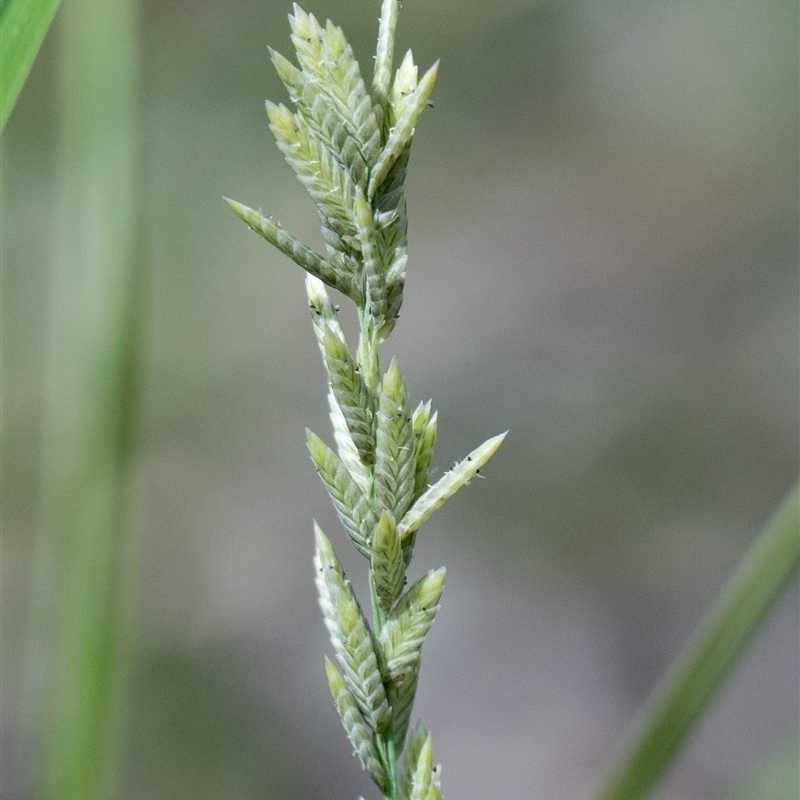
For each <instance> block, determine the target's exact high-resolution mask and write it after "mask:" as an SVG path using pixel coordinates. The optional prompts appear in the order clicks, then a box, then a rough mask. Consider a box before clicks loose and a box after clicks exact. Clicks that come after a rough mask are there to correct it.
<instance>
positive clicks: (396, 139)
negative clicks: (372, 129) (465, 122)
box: [367, 61, 439, 197]
mask: <svg viewBox="0 0 800 800" xmlns="http://www.w3.org/2000/svg"><path fill="white" fill-rule="evenodd" d="M438 71H439V62H438V61H437V62H436V63H435V64H434V65H433V66H432V67H431V68H430V69H429V70H428V71H427V72H426V73H425V74H424V75H423V76H422V80H421V81H420V82H419V85H418V86H417V88H416V89H415V90H414V93H413V94H412V95H411V97H410V99H409V101H408V102H407V103H406V104H405V106H404V107H403V110H402V112H401V114H400V116H399V118H398V120H397V123H396V124H395V125H394V127H393V129H392V131H391V132H390V134H389V138H388V139H387V141H386V144H385V145H384V148H383V150H382V151H381V154H380V156H379V157H378V161H377V162H376V164H375V166H374V167H373V169H372V174H371V176H370V179H369V189H368V190H367V194H368V195H369V197H372V196H373V195H374V194H375V192H376V190H377V189H378V187H379V186H380V185H381V184H382V183H383V181H384V180H385V179H386V176H387V175H388V174H389V170H390V169H391V168H392V167H393V166H394V163H395V161H397V159H398V157H399V156H400V154H401V153H402V152H403V150H405V148H406V147H407V145H408V144H409V143H410V142H411V138H412V137H413V136H414V127H415V126H416V124H417V120H418V119H419V115H420V114H421V113H422V111H423V109H424V108H425V106H426V105H427V104H428V98H429V97H430V96H431V92H432V91H433V84H434V83H435V82H436V74H437V72H438Z"/></svg>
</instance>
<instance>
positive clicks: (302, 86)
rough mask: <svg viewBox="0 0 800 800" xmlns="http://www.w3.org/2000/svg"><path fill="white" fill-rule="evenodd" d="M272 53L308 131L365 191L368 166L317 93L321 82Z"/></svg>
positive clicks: (335, 115)
mask: <svg viewBox="0 0 800 800" xmlns="http://www.w3.org/2000/svg"><path fill="white" fill-rule="evenodd" d="M269 53H270V57H271V58H272V63H273V64H274V65H275V70H276V72H277V73H278V76H279V77H280V79H281V80H282V81H283V84H284V86H286V89H287V91H288V92H289V98H290V100H291V101H292V104H293V105H294V106H295V107H296V108H297V110H298V112H299V113H300V114H301V115H302V117H303V119H304V120H305V121H306V122H307V123H308V127H309V128H310V129H311V130H312V131H313V132H314V134H315V136H317V137H318V138H319V139H320V140H321V142H322V145H323V146H324V147H325V148H326V149H327V150H328V152H329V153H330V154H331V155H332V156H333V157H334V158H335V159H336V160H337V161H338V162H339V164H340V166H342V167H343V168H344V169H346V170H347V171H348V172H349V173H350V177H351V178H352V179H353V182H354V183H355V184H357V185H359V186H361V187H362V188H363V187H364V185H365V184H366V180H367V177H368V172H369V165H368V164H367V162H366V160H365V158H364V156H363V154H362V152H361V149H360V147H359V143H358V142H357V141H356V139H355V138H353V136H352V135H351V134H350V131H349V128H348V127H347V125H346V123H345V122H344V121H343V120H342V118H341V116H340V115H339V114H337V113H336V112H335V111H334V110H333V109H332V108H331V106H330V104H329V102H326V100H327V97H326V95H324V94H322V93H320V92H318V91H317V90H316V88H315V85H316V84H317V83H318V79H316V78H310V77H309V76H307V75H306V74H305V73H304V72H302V71H301V70H299V69H297V67H295V66H294V64H292V62H291V61H289V59H288V58H285V57H284V56H282V55H281V54H280V53H278V52H276V51H275V50H273V49H272V48H269Z"/></svg>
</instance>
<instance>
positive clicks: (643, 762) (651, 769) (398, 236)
mask: <svg viewBox="0 0 800 800" xmlns="http://www.w3.org/2000/svg"><path fill="white" fill-rule="evenodd" d="M399 7H400V4H399V2H398V1H397V0H384V2H383V6H382V11H381V18H380V26H379V32H378V47H377V53H376V56H375V69H374V74H373V80H372V87H371V90H370V89H368V88H367V86H366V84H365V83H364V80H363V79H362V77H361V72H360V69H359V65H358V63H357V62H356V60H355V58H354V56H353V52H352V49H351V48H350V46H349V45H348V44H347V41H346V39H345V37H344V34H343V33H342V31H341V29H339V28H337V27H336V26H335V25H333V23H331V22H330V21H329V22H328V23H327V24H326V25H321V24H320V23H319V22H318V21H317V20H316V19H315V18H314V16H313V15H311V14H307V13H306V12H305V11H303V10H302V9H301V8H300V7H299V6H297V5H295V6H294V14H293V15H290V17H289V20H290V24H291V29H292V43H293V44H294V47H295V51H296V56H297V62H298V64H299V66H295V65H294V64H293V63H292V62H291V61H289V60H288V59H287V58H285V57H284V56H282V55H280V54H279V53H277V52H275V51H270V52H271V55H272V61H273V64H274V66H275V68H276V70H277V72H278V75H279V76H280V78H281V80H282V81H283V83H284V85H285V86H286V89H287V91H288V93H289V98H290V101H291V106H292V108H289V107H287V106H286V105H283V104H275V103H272V102H269V101H268V102H267V114H268V117H269V122H270V127H271V129H272V132H273V134H274V136H275V139H276V141H277V144H278V147H279V148H280V149H281V151H282V152H283V154H284V156H285V158H286V161H287V162H288V163H289V164H290V166H291V167H292V168H293V169H294V171H295V172H296V174H297V176H298V178H299V179H300V181H301V183H302V184H303V186H304V187H305V188H306V190H307V191H308V193H309V194H310V195H311V197H312V198H313V200H314V201H315V203H316V205H317V212H318V214H319V218H320V221H321V223H322V233H323V238H324V242H325V249H326V253H325V254H324V255H323V254H320V253H318V252H315V251H314V250H313V249H312V248H310V247H309V246H307V245H305V244H303V243H302V242H300V241H299V240H298V239H296V238H295V237H294V236H292V235H291V234H290V233H289V232H288V231H286V230H285V229H284V228H283V227H282V226H281V225H280V223H279V222H277V221H275V220H274V219H273V218H272V216H271V215H266V216H265V215H264V214H262V213H261V212H260V211H255V210H254V209H252V208H249V207H247V206H245V205H242V204H241V203H238V202H235V201H232V200H228V201H227V202H228V203H229V205H230V206H231V208H232V209H233V211H234V212H235V213H236V215H237V216H239V217H240V218H241V219H242V220H243V221H244V222H246V223H247V225H248V226H249V227H250V228H251V229H252V230H254V231H255V232H256V233H258V234H259V235H260V236H262V237H263V238H264V239H266V240H267V241H268V242H269V243H270V244H272V245H273V246H274V247H276V248H277V249H278V250H280V251H281V252H282V253H284V254H285V255H287V256H288V257H289V258H291V259H292V260H293V261H294V262H295V263H297V264H298V265H299V266H301V267H302V268H303V269H304V270H305V271H306V272H307V273H308V274H307V276H306V291H307V295H308V302H309V307H310V309H311V318H312V323H313V326H314V330H315V332H316V336H317V341H318V344H319V348H320V352H321V354H322V361H323V365H324V367H325V370H326V372H327V376H328V401H329V405H330V417H331V421H332V424H333V434H334V440H335V449H333V448H331V447H329V446H328V445H327V444H326V443H325V442H324V441H323V440H322V439H321V438H320V437H319V436H317V435H316V434H314V433H312V432H310V431H309V432H308V448H309V451H310V453H311V458H312V461H313V462H314V464H315V466H316V469H317V472H318V473H319V475H320V477H321V479H322V482H323V484H324V485H325V488H326V489H327V490H328V493H329V494H330V497H331V499H332V501H333V504H334V506H335V508H336V511H337V513H338V516H339V519H340V521H341V523H342V526H343V527H344V529H345V531H346V533H347V535H348V537H349V538H350V540H351V542H352V544H353V545H354V546H355V548H356V549H357V550H358V552H359V553H361V555H363V556H364V557H365V558H366V559H367V562H368V571H369V587H370V603H371V608H372V620H371V624H370V622H369V621H368V620H367V617H366V615H365V614H364V612H363V610H362V607H361V605H360V603H359V601H358V599H357V598H356V596H355V593H354V591H353V588H352V586H351V584H350V582H349V581H348V580H347V578H346V577H345V575H344V571H343V569H342V566H341V563H340V562H339V559H338V558H337V555H336V553H335V551H334V548H333V545H332V544H331V542H330V540H329V539H328V537H327V536H326V535H325V534H324V533H323V531H322V530H321V529H320V528H319V526H317V525H315V538H316V556H315V559H314V562H315V567H316V571H317V572H316V584H317V591H318V594H319V602H320V606H321V608H322V614H323V618H324V620H325V625H326V627H327V629H328V633H329V634H330V638H331V644H332V646H333V651H334V654H335V657H336V663H334V661H332V660H330V659H327V658H326V661H325V671H326V674H327V679H328V685H329V687H330V691H331V694H332V696H333V699H334V703H335V706H336V709H337V711H338V713H339V716H340V718H341V721H342V724H343V726H344V729H345V731H346V733H347V736H348V737H349V739H350V742H351V744H352V746H353V749H354V751H355V754H356V755H357V756H358V757H359V759H360V761H361V764H362V766H363V768H364V769H365V770H366V771H367V772H368V773H369V775H370V776H371V777H372V779H373V781H374V782H375V784H376V785H377V786H378V788H379V789H380V790H381V792H382V793H383V796H384V798H386V800H436V799H437V798H440V797H441V788H440V786H441V784H440V781H441V769H440V767H438V766H434V760H433V750H432V743H431V736H430V734H429V732H428V730H427V728H426V727H425V726H424V724H422V723H421V722H419V723H417V725H416V726H415V727H413V728H410V719H411V710H412V705H413V702H414V695H415V692H416V688H417V684H418V680H419V669H420V658H421V650H422V644H423V642H424V639H425V636H426V634H427V633H428V630H429V629H430V627H431V624H432V622H433V620H434V617H435V615H436V612H437V610H438V608H439V601H440V598H441V595H442V590H443V588H444V577H445V570H444V568H441V569H434V570H430V571H429V572H427V573H426V574H425V575H424V576H423V577H422V578H421V579H420V580H419V581H417V582H416V583H415V584H414V585H413V586H411V587H410V588H409V589H405V573H406V569H407V567H408V564H409V561H410V560H411V557H412V552H413V547H414V541H415V538H416V535H417V532H418V530H419V528H420V526H421V525H422V523H424V522H425V521H427V519H428V518H429V517H430V515H431V514H432V513H433V512H434V511H435V510H436V509H437V508H439V507H440V506H441V505H442V504H443V503H444V502H445V501H446V500H447V499H448V498H450V497H451V496H452V495H453V494H454V493H455V492H456V491H458V489H460V488H461V487H462V486H464V485H465V484H467V483H469V481H470V480H471V479H472V478H473V477H475V475H477V474H478V472H479V470H480V468H481V467H482V466H483V465H484V464H485V463H486V462H487V461H488V459H489V458H490V457H491V456H492V454H493V453H494V452H495V451H496V450H497V448H498V447H499V446H500V444H501V443H502V441H503V438H504V436H505V434H500V435H499V436H495V437H494V438H491V439H489V440H488V441H486V442H484V443H483V444H482V445H481V446H480V447H478V448H476V449H475V450H473V451H472V452H471V453H470V454H469V455H468V456H467V457H466V458H465V459H464V460H462V461H460V462H458V463H457V464H456V465H455V466H454V467H453V468H452V469H451V470H449V471H448V472H447V473H446V474H445V475H444V476H443V477H442V478H441V479H440V480H439V481H438V482H437V483H435V484H434V485H433V486H430V485H428V478H429V474H430V467H431V459H432V456H433V450H434V446H435V444H436V430H437V415H436V413H435V412H432V411H431V404H430V401H428V402H427V403H420V404H419V405H417V406H416V407H414V408H412V403H411V400H410V398H409V394H408V391H407V389H406V386H405V382H404V380H403V376H402V374H401V372H400V368H399V366H398V364H397V362H396V361H395V360H392V361H391V363H390V364H389V367H388V368H387V369H386V371H385V372H384V373H381V370H380V366H379V359H378V348H379V345H380V344H381V343H383V342H384V341H385V340H386V339H387V338H388V337H389V335H390V334H391V332H392V330H393V329H394V326H395V324H396V322H397V318H398V315H399V311H400V306H401V304H402V302H403V287H404V284H405V277H406V246H407V219H406V202H405V196H404V192H403V183H404V179H405V175H406V169H407V166H408V158H409V152H410V148H411V143H412V140H413V136H414V132H415V129H416V125H417V122H418V120H419V117H420V115H421V113H422V112H423V110H424V109H425V107H426V106H427V105H428V103H429V98H430V95H431V91H432V90H433V85H434V82H435V80H436V74H437V69H438V62H437V63H436V64H434V65H433V66H432V67H431V68H430V69H429V70H428V71H427V72H426V73H425V74H424V75H423V76H422V77H419V75H418V70H417V67H416V65H415V64H414V60H413V57H412V54H411V52H410V51H409V52H408V53H406V55H405V57H404V58H403V60H402V62H401V63H400V66H399V67H398V68H397V70H396V71H395V73H394V77H393V78H392V69H393V60H394V56H393V49H394V36H395V27H396V24H397V16H398V12H399ZM326 287H331V288H333V289H336V290H337V291H339V292H341V293H342V294H343V295H345V296H346V297H348V298H349V299H350V300H352V301H353V302H354V303H355V304H356V307H357V309H358V320H359V341H358V346H357V349H356V350H355V352H353V351H352V350H351V348H350V346H349V345H348V343H347V341H346V339H345V335H344V331H343V329H342V326H341V324H340V322H339V318H338V314H337V311H338V308H337V306H335V305H334V303H333V302H332V300H331V297H330V295H329V294H328V290H327V288H326ZM799 510H800V495H798V489H797V488H795V490H794V491H793V492H792V493H791V494H790V495H789V497H788V499H787V500H786V502H785V503H784V505H783V506H782V507H781V509H780V510H779V511H778V512H777V514H776V516H775V518H774V519H773V520H772V521H771V522H770V524H769V525H768V526H767V527H766V529H765V530H764V532H763V533H762V534H761V536H760V537H759V538H758V539H757V541H756V543H755V544H754V545H753V547H752V549H751V552H750V553H749V554H748V556H747V557H746V558H745V560H744V561H743V563H742V565H741V566H740V568H739V570H738V571H737V572H736V574H735V575H734V576H733V578H732V579H731V581H730V583H729V585H728V586H727V587H726V588H725V590H724V591H723V592H722V594H721V595H720V597H719V599H718V601H717V603H716V604H715V605H714V607H713V608H712V609H711V611H710V612H709V614H708V616H707V618H706V619H705V620H704V621H703V623H701V625H700V626H699V627H698V629H697V631H696V632H695V634H694V636H693V637H692V639H691V640H690V642H689V643H688V644H687V646H686V649H685V651H684V652H683V653H682V654H681V655H680V656H679V657H678V659H676V661H675V663H674V664H673V666H672V667H671V668H670V669H669V670H668V672H667V674H666V676H665V678H664V680H663V681H662V683H661V684H660V685H659V686H658V687H657V688H656V690H655V691H654V692H653V694H652V696H651V698H650V699H649V701H648V702H647V703H646V705H645V707H644V708H643V710H642V714H641V715H640V717H639V719H638V720H637V722H636V723H635V725H634V730H633V733H632V735H631V736H630V737H629V741H628V745H627V747H626V749H624V750H623V751H622V755H621V756H620V758H619V760H618V762H617V764H616V765H615V767H614V769H613V770H612V771H611V773H610V774H609V777H608V780H607V782H606V783H605V785H604V786H603V787H602V788H601V790H600V792H599V793H598V795H597V798H598V800H638V798H641V797H644V796H646V795H647V794H648V793H649V792H650V790H651V789H652V788H653V786H654V785H655V783H656V782H657V780H658V779H659V778H660V777H661V776H662V774H663V773H664V771H665V770H666V768H667V767H668V765H669V764H670V763H671V762H672V761H673V760H674V758H675V756H676V754H677V753H678V751H679V749H680V746H681V744H682V743H684V742H685V741H686V740H687V738H688V736H689V734H690V733H691V731H692V729H693V727H694V726H695V725H696V723H697V721H698V719H699V718H700V717H701V716H702V714H703V712H704V711H705V710H706V709H707V708H708V707H709V705H710V703H711V701H712V699H713V697H714V696H715V694H716V691H717V689H718V688H719V687H720V685H721V684H722V682H723V681H724V679H725V677H726V676H727V675H728V674H729V673H730V671H731V670H732V668H733V667H734V665H735V664H736V662H737V660H738V658H739V657H740V656H741V654H742V653H743V652H744V650H745V648H746V647H747V644H748V643H749V641H750V640H751V638H752V636H753V634H754V633H755V632H756V631H757V630H758V628H759V626H760V625H761V624H762V622H763V620H764V619H765V617H766V614H767V612H768V610H769V609H770V607H771V606H772V605H773V603H774V602H775V601H776V599H777V598H778V597H779V596H780V595H781V593H782V591H783V590H784V588H785V587H786V585H787V584H788V582H789V579H790V578H791V577H792V576H793V575H794V574H795V572H796V570H797V565H798V558H800V524H799V522H798V520H799V519H800V513H798V512H799ZM409 729H410V733H409Z"/></svg>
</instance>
